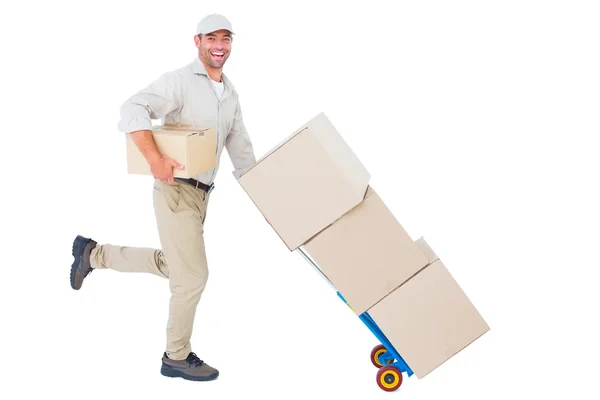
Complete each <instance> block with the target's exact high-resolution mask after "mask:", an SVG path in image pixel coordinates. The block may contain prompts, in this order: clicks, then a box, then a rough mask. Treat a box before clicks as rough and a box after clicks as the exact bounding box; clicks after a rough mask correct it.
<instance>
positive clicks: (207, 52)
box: [195, 29, 232, 69]
mask: <svg viewBox="0 0 600 400" xmlns="http://www.w3.org/2000/svg"><path fill="white" fill-rule="evenodd" d="M231 40H232V38H231V32H229V31H228V30H226V29H221V30H219V31H215V32H211V33H205V34H203V35H201V37H198V36H196V38H195V42H196V47H197V48H198V55H199V56H200V60H202V62H203V63H204V65H207V66H208V67H210V68H214V69H220V68H223V65H224V64H225V61H227V58H229V54H230V53H231Z"/></svg>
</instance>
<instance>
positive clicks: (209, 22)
mask: <svg viewBox="0 0 600 400" xmlns="http://www.w3.org/2000/svg"><path fill="white" fill-rule="evenodd" d="M219 29H227V30H228V31H229V32H231V34H233V29H232V28H231V22H229V20H228V19H227V18H225V17H224V16H222V15H220V14H210V15H207V16H206V17H204V18H202V19H201V20H200V22H198V26H197V27H196V34H197V35H199V34H201V33H211V32H214V31H218V30H219Z"/></svg>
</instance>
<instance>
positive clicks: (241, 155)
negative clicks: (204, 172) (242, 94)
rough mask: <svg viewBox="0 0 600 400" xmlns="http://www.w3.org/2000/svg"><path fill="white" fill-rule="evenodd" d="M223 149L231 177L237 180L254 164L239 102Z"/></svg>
mask: <svg viewBox="0 0 600 400" xmlns="http://www.w3.org/2000/svg"><path fill="white" fill-rule="evenodd" d="M225 147H226V148H227V153H228V154H229V158H230V159H231V163H232V164H233V168H234V171H233V172H232V173H233V176H234V177H235V178H236V179H239V177H240V176H242V174H243V173H244V172H245V171H247V170H248V169H249V168H250V167H252V166H253V165H254V164H255V163H256V157H255V155H254V148H253V146H252V142H251V140H250V135H248V132H247V131H246V126H245V125H244V121H243V118H242V109H241V106H240V103H239V102H238V104H237V107H236V110H235V116H234V118H233V125H232V127H231V130H230V131H229V134H228V135H227V140H226V142H225Z"/></svg>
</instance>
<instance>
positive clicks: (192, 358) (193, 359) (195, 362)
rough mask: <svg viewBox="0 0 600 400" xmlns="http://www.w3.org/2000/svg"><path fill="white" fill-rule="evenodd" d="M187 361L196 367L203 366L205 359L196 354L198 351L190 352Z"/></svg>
mask: <svg viewBox="0 0 600 400" xmlns="http://www.w3.org/2000/svg"><path fill="white" fill-rule="evenodd" d="M186 361H187V362H188V363H189V364H190V367H191V366H192V365H193V366H194V367H201V366H202V364H204V361H202V360H201V359H200V358H198V356H197V355H196V353H190V354H189V355H188V356H187V359H186Z"/></svg>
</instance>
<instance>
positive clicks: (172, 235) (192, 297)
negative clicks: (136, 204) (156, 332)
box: [90, 180, 209, 360]
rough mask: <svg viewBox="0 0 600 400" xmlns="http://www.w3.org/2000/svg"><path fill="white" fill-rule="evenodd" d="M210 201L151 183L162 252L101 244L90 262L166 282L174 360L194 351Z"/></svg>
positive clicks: (178, 185) (196, 192)
mask: <svg viewBox="0 0 600 400" xmlns="http://www.w3.org/2000/svg"><path fill="white" fill-rule="evenodd" d="M208 197H209V195H208V194H207V193H206V192H205V191H204V190H202V189H196V188H195V187H194V186H191V185H189V184H187V183H183V182H179V181H177V180H176V181H175V182H174V183H173V184H168V183H165V182H162V181H159V180H155V182H154V195H153V202H154V211H155V214H156V222H157V226H158V233H159V238H160V243H161V247H162V249H161V250H159V249H152V248H141V247H127V246H116V245H111V244H103V245H98V246H96V248H95V249H94V250H93V251H92V253H91V257H90V263H91V265H92V267H94V268H97V269H105V268H108V269H113V270H116V271H122V272H149V273H152V274H155V275H158V276H160V277H163V278H167V279H168V280H169V286H170V289H171V299H170V303H169V318H168V322H167V346H166V352H167V355H168V356H169V358H172V359H174V360H182V359H185V358H186V357H187V355H188V354H189V353H190V351H192V347H191V343H190V338H191V336H192V329H193V325H194V317H195V314H196V307H197V305H198V302H199V301H200V297H201V296H202V292H203V291H204V287H205V285H206V281H207V280H208V265H207V261H206V252H205V249H204V236H203V235H204V220H205V218H206V208H207V205H208Z"/></svg>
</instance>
